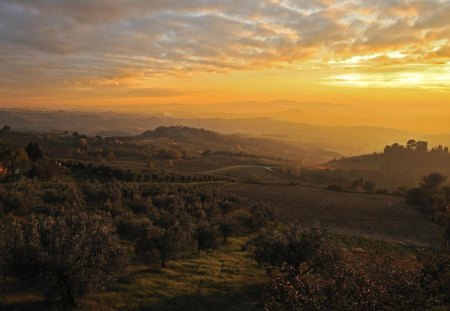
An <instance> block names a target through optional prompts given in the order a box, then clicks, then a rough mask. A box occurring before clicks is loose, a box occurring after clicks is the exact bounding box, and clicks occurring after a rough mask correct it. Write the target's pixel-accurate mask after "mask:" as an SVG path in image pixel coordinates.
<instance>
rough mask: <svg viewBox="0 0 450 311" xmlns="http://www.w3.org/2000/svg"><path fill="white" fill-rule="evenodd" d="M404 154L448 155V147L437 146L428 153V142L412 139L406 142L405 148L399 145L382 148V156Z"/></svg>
mask: <svg viewBox="0 0 450 311" xmlns="http://www.w3.org/2000/svg"><path fill="white" fill-rule="evenodd" d="M405 152H419V153H420V152H421V153H427V152H431V153H439V154H448V153H449V152H448V147H444V146H442V145H439V146H437V147H433V148H432V149H431V150H430V151H429V150H428V142H426V141H416V140H414V139H411V140H408V142H407V143H406V145H405V146H403V145H400V144H399V143H395V144H392V145H388V146H386V147H385V148H384V154H386V155H390V154H399V153H405Z"/></svg>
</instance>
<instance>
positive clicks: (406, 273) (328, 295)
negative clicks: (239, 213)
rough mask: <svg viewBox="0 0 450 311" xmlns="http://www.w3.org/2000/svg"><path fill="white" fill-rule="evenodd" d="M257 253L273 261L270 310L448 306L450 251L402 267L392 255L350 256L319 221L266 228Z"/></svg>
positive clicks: (257, 238) (260, 258)
mask: <svg viewBox="0 0 450 311" xmlns="http://www.w3.org/2000/svg"><path fill="white" fill-rule="evenodd" d="M251 244H252V245H251V247H252V248H253V257H254V258H255V259H256V260H257V261H258V262H260V263H265V264H268V265H270V266H272V268H271V269H269V270H268V271H269V272H270V274H271V279H272V280H271V282H270V284H269V286H268V287H267V288H266V292H265V295H266V299H265V309H266V310H318V311H319V310H336V311H341V310H342V311H343V310H354V311H360V310H361V311H362V310H373V311H375V310H377V311H378V310H429V309H433V308H434V309H436V310H448V307H449V306H450V295H449V289H450V256H449V254H448V253H446V252H443V253H441V254H432V255H430V254H428V255H427V254H425V255H421V256H420V257H419V258H418V262H417V264H416V265H415V266H411V267H402V266H401V265H400V264H399V263H398V262H397V261H396V260H394V259H393V258H390V257H389V256H384V255H381V256H380V254H375V253H374V254H371V256H370V262H365V261H362V262H360V263H358V264H356V263H355V262H352V260H349V258H346V257H345V255H344V252H343V250H341V249H340V248H339V247H338V245H337V244H335V243H333V242H332V240H330V239H329V238H328V237H327V235H326V234H325V233H324V232H323V231H322V230H321V229H320V227H319V226H313V227H312V228H310V229H306V230H301V229H299V228H298V227H295V226H290V227H279V228H271V229H270V230H268V229H265V230H262V231H261V232H260V233H259V234H257V235H255V237H254V238H253V239H252V240H251Z"/></svg>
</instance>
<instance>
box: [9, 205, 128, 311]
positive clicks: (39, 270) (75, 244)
mask: <svg viewBox="0 0 450 311" xmlns="http://www.w3.org/2000/svg"><path fill="white" fill-rule="evenodd" d="M6 232H8V234H7V235H6V241H5V246H4V249H3V250H4V253H3V256H4V258H5V261H4V264H5V266H6V271H7V272H8V273H10V274H12V275H13V276H16V277H18V278H19V279H20V280H22V281H23V282H25V283H26V284H29V285H32V284H33V285H39V286H40V287H43V288H45V289H46V291H47V293H46V294H47V295H48V296H49V297H53V298H60V299H61V301H62V303H64V304H66V305H69V306H74V305H75V304H76V299H77V298H78V297H81V296H84V295H88V294H93V293H95V292H97V291H99V290H101V289H102V288H103V287H104V286H106V285H107V284H109V283H111V282H112V281H114V279H115V278H116V276H117V275H118V274H119V273H121V272H122V271H124V269H125V268H126V267H127V259H126V256H125V251H124V250H123V248H122V247H121V246H120V244H119V240H118V238H117V236H116V235H114V234H113V233H112V226H111V223H110V219H109V218H106V217H104V216H100V215H89V214H82V213H75V212H70V211H64V213H62V216H57V217H52V216H41V217H34V218H32V220H31V223H30V224H20V223H18V222H12V223H9V224H8V227H7V230H6Z"/></svg>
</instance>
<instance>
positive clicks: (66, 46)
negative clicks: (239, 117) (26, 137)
mask: <svg viewBox="0 0 450 311" xmlns="http://www.w3.org/2000/svg"><path fill="white" fill-rule="evenodd" d="M449 21H450V0H425V1H413V0H399V1H395V0H380V1H363V0H309V1H308V0H228V1H224V0H222V1H221V0H217V1H213V0H182V1H181V0H147V1H140V0H0V46H1V49H0V106H1V107H22V108H23V107H25V108H33V109H37V108H47V109H55V110H56V109H83V110H90V109H107V110H120V111H125V110H134V111H152V109H153V108H152V107H153V105H156V104H181V105H186V107H189V106H188V105H189V104H204V107H203V108H202V109H204V112H205V113H206V112H208V111H209V109H210V107H213V106H211V104H215V103H228V104H227V105H228V107H229V111H227V112H228V113H232V112H233V111H234V110H236V111H237V110H239V109H238V107H237V105H239V103H241V102H256V103H257V102H261V106H264V103H266V102H270V101H274V100H284V101H290V102H292V103H293V104H291V105H290V108H289V109H296V106H295V103H299V104H298V105H299V110H308V109H309V110H311V111H313V112H314V113H322V114H323V115H328V116H324V117H323V118H322V120H321V121H320V122H321V123H327V120H329V122H330V124H335V123H336V122H337V123H339V122H338V118H341V119H340V120H341V121H342V120H344V121H345V122H348V123H349V125H351V124H359V123H362V124H364V122H367V125H380V126H390V127H395V126H397V125H398V127H401V128H408V129H414V127H415V125H414V122H415V121H414V120H420V118H426V120H423V123H422V125H421V126H422V127H423V130H424V131H427V132H430V133H431V132H433V133H441V132H446V131H447V127H444V125H445V124H446V123H448V122H447V121H445V120H447V119H445V118H444V117H445V116H450V22H449ZM316 103H329V104H330V105H332V104H335V105H336V107H346V108H345V109H343V110H340V112H336V111H335V110H334V109H331V110H330V111H331V112H329V113H328V114H327V113H326V111H325V112H324V111H323V110H320V109H319V111H318V110H317V109H316V107H315V106H314V105H316ZM252 107H257V105H253V106H252ZM305 107H306V108H305ZM186 109H189V108H186ZM255 109H256V110H257V108H255ZM338 110H339V109H338ZM211 111H212V110H211ZM249 112H251V111H249ZM255 112H256V111H255ZM344 116H345V118H344ZM298 118H299V119H298V121H299V122H306V123H307V122H308V120H307V118H306V119H305V118H302V116H301V114H299V117H298ZM327 118H328V119H327ZM311 120H312V121H311V122H314V120H316V119H314V118H312V119H311ZM436 120H441V121H439V122H437V121H436ZM294 121H295V120H294ZM316 121H317V120H316ZM345 122H344V123H345ZM341 123H342V122H341ZM344 125H345V124H344ZM425 125H426V126H425ZM418 128H420V126H419V125H418ZM420 129H421V130H422V128H420ZM448 131H449V132H450V128H449V129H448Z"/></svg>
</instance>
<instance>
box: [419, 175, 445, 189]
mask: <svg viewBox="0 0 450 311" xmlns="http://www.w3.org/2000/svg"><path fill="white" fill-rule="evenodd" d="M446 181H447V177H446V176H444V175H442V174H440V173H431V174H428V175H425V176H423V177H422V179H421V180H420V187H422V188H424V189H427V190H432V189H436V188H438V187H439V186H441V185H443V184H444V183H445V182H446Z"/></svg>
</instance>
